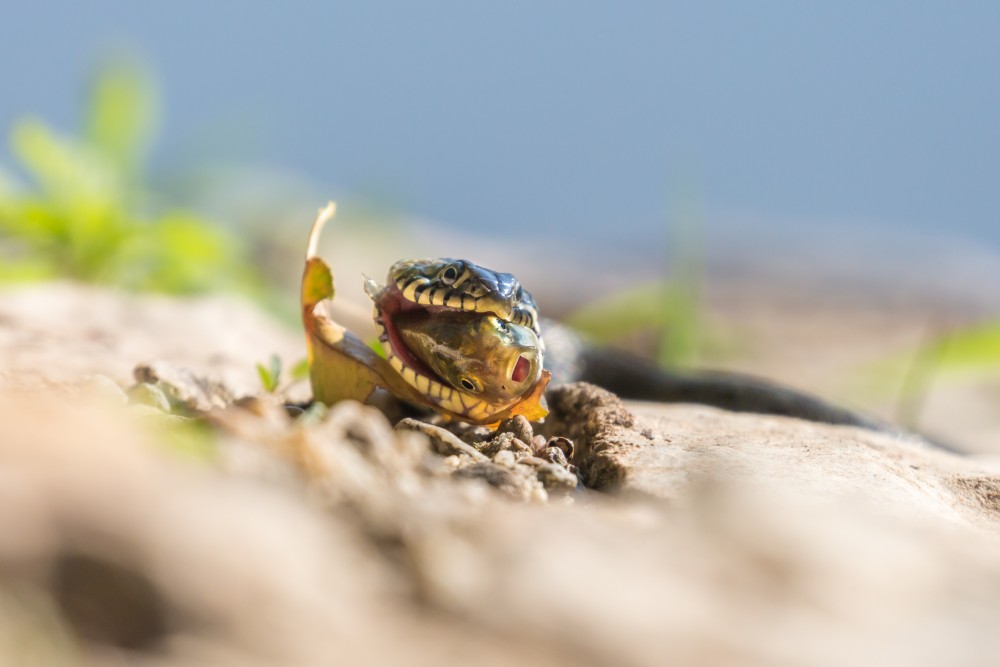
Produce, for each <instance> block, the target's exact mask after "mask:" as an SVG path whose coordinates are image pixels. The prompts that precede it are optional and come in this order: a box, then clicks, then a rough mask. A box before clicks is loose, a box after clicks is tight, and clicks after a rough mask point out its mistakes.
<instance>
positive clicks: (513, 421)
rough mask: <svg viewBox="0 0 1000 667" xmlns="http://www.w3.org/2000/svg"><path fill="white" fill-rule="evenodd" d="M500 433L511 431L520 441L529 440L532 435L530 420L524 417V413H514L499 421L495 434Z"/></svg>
mask: <svg viewBox="0 0 1000 667" xmlns="http://www.w3.org/2000/svg"><path fill="white" fill-rule="evenodd" d="M501 433H511V434H513V435H514V437H515V438H517V439H518V440H520V441H521V442H531V440H532V437H533V432H532V429H531V422H529V421H528V420H527V419H525V417H524V415H516V416H514V417H511V418H510V419H505V420H504V421H502V422H500V426H499V428H497V434H498V435H499V434H501Z"/></svg>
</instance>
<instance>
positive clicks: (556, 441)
mask: <svg viewBox="0 0 1000 667" xmlns="http://www.w3.org/2000/svg"><path fill="white" fill-rule="evenodd" d="M545 446H546V447H558V448H559V449H561V450H562V453H563V454H565V456H566V459H567V460H568V461H572V460H573V452H574V451H575V450H576V447H574V446H573V441H572V440H570V439H569V438H563V437H561V436H557V437H555V438H549V441H548V442H547V443H546V444H545Z"/></svg>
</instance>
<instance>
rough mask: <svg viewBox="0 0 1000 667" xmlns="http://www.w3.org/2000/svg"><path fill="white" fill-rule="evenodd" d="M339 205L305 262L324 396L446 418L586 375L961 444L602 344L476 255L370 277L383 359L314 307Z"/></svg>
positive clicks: (317, 380) (517, 406)
mask: <svg viewBox="0 0 1000 667" xmlns="http://www.w3.org/2000/svg"><path fill="white" fill-rule="evenodd" d="M334 210H335V207H334V205H333V204H332V203H331V204H330V205H328V206H327V208H326V209H323V210H321V211H320V214H319V216H318V217H317V220H316V222H315V223H314V224H313V229H312V231H311V232H310V239H309V246H308V249H307V252H306V268H305V271H304V273H303V293H302V294H303V321H304V323H305V325H306V330H307V341H308V342H309V343H310V345H309V352H310V377H311V380H312V385H313V392H314V396H318V397H319V399H320V400H321V401H322V400H339V399H342V398H356V399H358V400H364V399H365V398H366V397H369V396H370V393H371V391H372V389H373V387H378V386H381V387H383V388H386V389H389V390H390V392H391V393H393V394H395V395H396V396H397V397H398V398H401V399H402V400H404V401H406V402H409V403H414V404H418V405H419V406H421V407H426V408H430V409H432V410H435V411H437V412H439V413H441V414H443V415H444V416H446V417H448V418H451V419H458V420H464V421H467V422H470V423H473V424H491V425H495V424H498V423H499V421H500V419H502V418H504V416H505V415H506V416H512V415H514V414H524V415H525V416H528V418H529V419H531V418H537V417H539V416H544V415H545V414H546V412H547V411H546V410H545V408H544V399H543V393H544V391H545V388H546V386H547V385H548V383H549V382H550V380H551V383H552V384H553V385H559V384H564V383H569V382H587V383H590V384H594V385H597V386H599V387H602V388H604V389H606V390H608V391H610V392H612V393H614V394H617V395H618V396H619V397H620V398H623V399H634V400H644V401H656V402H683V403H699V404H704V405H709V406H713V407H716V408H721V409H724V410H729V411H733V412H749V413H757V414H767V415H780V416H786V417H794V418H798V419H803V420H807V421H813V422H819V423H826V424H833V425H845V426H854V427H859V428H864V429H869V430H873V431H879V432H884V433H890V434H893V435H897V436H900V437H907V438H916V439H917V440H918V441H921V442H923V443H924V444H930V445H934V446H937V447H941V448H944V449H950V450H952V451H955V449H954V448H953V447H949V446H948V445H946V444H943V443H940V442H935V441H932V440H929V439H926V438H922V437H921V436H919V435H916V434H913V433H909V432H907V431H904V430H901V429H899V428H898V427H896V426H895V425H892V424H890V423H887V422H885V421H882V420H880V419H878V418H876V417H873V416H869V415H867V414H864V413H860V412H857V411H853V410H850V409H847V408H844V407H841V406H839V405H835V404H833V403H830V402H828V401H826V400H824V399H822V398H819V397H817V396H814V395H812V394H809V393H807V392H802V391H799V390H797V389H794V388H792V387H789V386H785V385H783V384H780V383H777V382H773V381H771V380H767V379H764V378H758V377H755V376H750V375H745V374H741V373H731V372H724V371H710V370H709V371H683V372H681V371H671V370H666V369H662V368H660V367H657V366H655V365H653V364H651V363H650V362H649V361H648V360H645V359H643V358H641V357H639V356H638V355H635V354H632V353H629V352H626V351H621V350H616V349H612V348H608V347H604V346H599V345H592V344H590V343H588V342H587V341H585V340H584V339H582V338H581V337H580V336H579V335H578V334H577V333H576V332H574V331H573V330H572V329H569V328H567V327H565V326H563V325H561V324H559V323H556V322H553V321H551V320H546V319H543V318H541V317H540V316H539V311H538V306H537V305H536V302H535V299H534V298H533V297H532V295H531V293H530V292H529V291H528V290H527V289H525V288H524V287H523V286H522V285H521V283H520V282H519V281H518V280H517V278H516V277H514V275H513V274H510V273H504V272H500V271H494V270H491V269H488V268H486V267H483V266H480V265H478V264H476V263H474V262H472V261H469V260H466V259H453V258H438V259H405V260H400V261H398V262H396V263H394V264H393V265H392V266H391V267H390V268H389V271H388V274H387V276H386V281H385V284H384V285H379V284H378V283H377V282H375V281H374V280H373V279H371V278H368V277H365V283H364V284H365V291H366V293H367V294H368V296H369V297H370V298H371V299H372V301H373V303H374V309H373V320H374V323H375V325H376V329H377V331H378V333H379V343H380V345H381V347H382V349H383V350H384V352H385V358H384V359H382V358H379V357H378V356H376V355H375V354H374V353H373V352H372V350H371V349H370V348H368V347H366V346H365V345H364V344H363V343H361V341H360V340H358V339H356V338H353V339H352V338H351V337H350V336H347V335H345V332H344V330H343V328H342V327H339V326H338V325H336V324H335V323H333V322H331V321H328V320H325V319H324V318H322V317H319V316H317V315H316V313H315V307H316V305H317V303H318V302H319V301H322V300H323V299H327V298H331V297H332V296H333V286H332V274H331V273H330V271H329V268H328V267H326V265H325V264H323V263H322V261H321V260H319V259H318V258H317V257H316V246H317V242H318V238H319V232H320V230H321V229H322V226H323V223H324V222H325V221H326V220H328V219H329V218H330V217H332V216H333V212H334ZM543 329H544V330H545V337H544V338H543V336H542V332H543ZM326 370H329V371H330V373H329V377H327V373H326V372H325V371H326ZM387 373H388V374H391V375H393V376H394V377H387V376H386V374H387ZM529 415H534V417H532V416H529Z"/></svg>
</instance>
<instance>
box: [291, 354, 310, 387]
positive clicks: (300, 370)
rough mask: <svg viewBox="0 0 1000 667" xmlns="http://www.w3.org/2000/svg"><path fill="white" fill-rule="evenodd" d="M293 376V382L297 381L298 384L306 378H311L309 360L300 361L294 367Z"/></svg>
mask: <svg viewBox="0 0 1000 667" xmlns="http://www.w3.org/2000/svg"><path fill="white" fill-rule="evenodd" d="M291 376H292V380H295V381H296V382H297V381H299V380H305V379H306V378H308V377H309V360H308V359H300V360H299V361H298V362H296V364H295V365H294V366H292V370H291Z"/></svg>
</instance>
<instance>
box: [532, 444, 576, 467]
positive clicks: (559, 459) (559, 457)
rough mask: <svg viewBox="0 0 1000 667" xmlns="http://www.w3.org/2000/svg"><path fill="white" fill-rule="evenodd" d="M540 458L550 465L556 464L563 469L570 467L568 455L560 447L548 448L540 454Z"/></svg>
mask: <svg viewBox="0 0 1000 667" xmlns="http://www.w3.org/2000/svg"><path fill="white" fill-rule="evenodd" d="M538 458H540V459H543V460H545V461H546V462H548V463H554V464H556V465H557V466H562V467H563V468H565V467H567V466H568V465H569V461H567V460H566V454H564V453H563V450H561V449H559V448H558V447H546V448H545V449H543V450H542V451H540V452H538Z"/></svg>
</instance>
